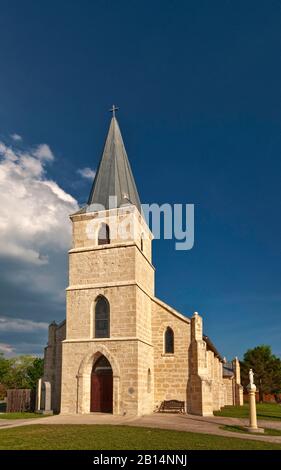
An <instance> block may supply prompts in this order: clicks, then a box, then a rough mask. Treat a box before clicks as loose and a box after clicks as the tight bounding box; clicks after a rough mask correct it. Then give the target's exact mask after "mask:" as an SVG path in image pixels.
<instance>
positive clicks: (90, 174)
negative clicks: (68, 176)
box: [77, 167, 96, 180]
mask: <svg viewBox="0 0 281 470" xmlns="http://www.w3.org/2000/svg"><path fill="white" fill-rule="evenodd" d="M77 173H79V175H81V176H82V177H83V178H87V179H90V180H93V179H94V177H95V174H96V172H95V171H94V170H92V169H91V168H88V167H86V168H80V169H79V170H77Z"/></svg>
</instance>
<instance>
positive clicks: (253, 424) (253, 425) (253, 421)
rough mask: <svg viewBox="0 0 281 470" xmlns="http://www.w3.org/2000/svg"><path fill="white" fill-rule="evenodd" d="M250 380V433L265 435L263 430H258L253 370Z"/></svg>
mask: <svg viewBox="0 0 281 470" xmlns="http://www.w3.org/2000/svg"><path fill="white" fill-rule="evenodd" d="M249 378H250V383H249V385H248V386H247V390H248V394H249V407H250V409H249V427H248V431H249V432H260V433H263V432H264V429H263V428H258V424H257V409H256V390H257V387H256V386H255V384H254V374H253V371H252V369H250V371H249Z"/></svg>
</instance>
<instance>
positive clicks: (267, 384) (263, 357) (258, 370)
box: [241, 345, 281, 401]
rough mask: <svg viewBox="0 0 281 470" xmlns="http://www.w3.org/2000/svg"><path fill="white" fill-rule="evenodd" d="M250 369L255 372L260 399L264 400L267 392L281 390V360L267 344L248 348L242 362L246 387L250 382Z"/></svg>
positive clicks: (242, 376) (243, 382)
mask: <svg viewBox="0 0 281 470" xmlns="http://www.w3.org/2000/svg"><path fill="white" fill-rule="evenodd" d="M249 369H253V372H254V374H255V379H254V380H255V384H256V386H257V389H258V390H259V399H260V401H263V395H264V394H265V393H272V394H277V393H280V392H281V360H280V359H279V358H278V357H277V356H275V355H274V354H272V351H271V347H270V346H267V345H261V346H257V347H255V348H254V349H248V351H247V352H246V353H245V354H244V359H243V361H242V362H241V382H242V385H243V386H244V388H246V387H247V385H248V383H249Z"/></svg>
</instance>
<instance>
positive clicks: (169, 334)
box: [164, 326, 174, 354]
mask: <svg viewBox="0 0 281 470" xmlns="http://www.w3.org/2000/svg"><path fill="white" fill-rule="evenodd" d="M164 351H165V354H174V332H173V330H172V328H170V327H169V326H168V328H167V329H166V331H165V347H164Z"/></svg>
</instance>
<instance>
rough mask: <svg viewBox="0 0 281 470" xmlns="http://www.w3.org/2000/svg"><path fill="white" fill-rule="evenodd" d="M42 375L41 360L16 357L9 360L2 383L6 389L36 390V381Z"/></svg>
mask: <svg viewBox="0 0 281 470" xmlns="http://www.w3.org/2000/svg"><path fill="white" fill-rule="evenodd" d="M42 375H43V359H40V358H35V357H34V356H27V355H26V356H17V357H13V358H11V359H9V367H8V369H7V370H6V373H5V374H4V376H3V379H2V382H3V384H4V385H5V386H6V388H32V389H35V388H36V382H37V379H39V378H40V377H42Z"/></svg>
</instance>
